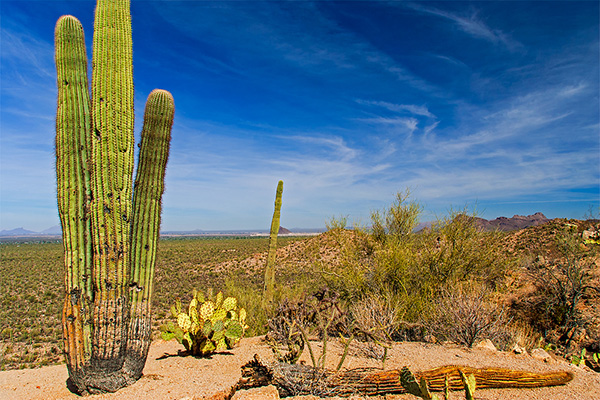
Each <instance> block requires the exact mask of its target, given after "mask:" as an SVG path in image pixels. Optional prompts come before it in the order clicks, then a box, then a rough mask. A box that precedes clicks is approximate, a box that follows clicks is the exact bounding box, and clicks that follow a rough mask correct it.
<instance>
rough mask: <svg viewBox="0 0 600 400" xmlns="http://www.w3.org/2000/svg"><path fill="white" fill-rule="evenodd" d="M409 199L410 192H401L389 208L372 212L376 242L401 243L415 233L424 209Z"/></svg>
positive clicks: (372, 225)
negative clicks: (393, 241)
mask: <svg viewBox="0 0 600 400" xmlns="http://www.w3.org/2000/svg"><path fill="white" fill-rule="evenodd" d="M409 199H410V191H409V190H406V191H404V192H399V193H397V194H396V199H395V200H394V202H393V203H392V205H391V206H390V207H389V208H387V209H384V210H375V211H373V212H371V229H372V235H373V237H374V238H375V240H377V241H378V242H380V243H385V242H387V241H389V240H395V241H399V240H403V239H405V238H407V237H408V236H409V235H410V234H411V233H413V230H414V229H415V228H416V227H417V225H418V223H419V215H420V214H421V212H422V210H423V208H422V207H421V206H420V205H419V204H418V203H417V202H415V201H411V200H409Z"/></svg>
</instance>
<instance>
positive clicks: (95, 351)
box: [55, 0, 174, 394]
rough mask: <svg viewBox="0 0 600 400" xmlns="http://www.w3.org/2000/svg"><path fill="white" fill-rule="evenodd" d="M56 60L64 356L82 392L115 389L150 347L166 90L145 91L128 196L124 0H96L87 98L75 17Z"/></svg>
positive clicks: (129, 91)
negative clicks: (147, 95)
mask: <svg viewBox="0 0 600 400" xmlns="http://www.w3.org/2000/svg"><path fill="white" fill-rule="evenodd" d="M55 61H56V70H57V85H58V106H57V114H56V173H57V197H58V210H59V216H60V220H61V225H62V231H63V244H64V251H65V257H64V263H65V269H66V279H65V301H64V308H63V338H64V343H65V355H66V362H67V367H68V370H69V376H70V379H71V381H72V383H73V384H74V385H75V386H76V387H77V389H78V390H79V392H80V393H82V394H89V393H99V392H114V391H116V390H118V389H120V388H122V387H124V386H127V385H129V384H131V383H133V382H135V381H136V380H137V379H139V378H140V376H141V374H142V369H143V368H144V364H145V362H146V358H147V355H148V348H149V345H150V334H151V321H150V318H151V316H150V303H151V296H152V278H153V275H154V265H155V256H156V245H157V241H158V235H159V226H160V212H161V197H162V193H163V191H164V174H165V168H166V164H167V159H168V154H169V143H170V139H171V127H172V125H173V116H174V102H173V97H172V96H171V94H170V93H169V92H167V91H164V90H154V91H152V93H150V95H149V97H148V101H147V103H146V110H145V115H144V125H143V128H142V141H141V145H140V157H139V166H138V170H137V174H136V180H135V195H133V196H132V175H133V163H134V162H133V160H134V154H133V152H134V135H133V119H134V112H133V60H132V41H131V15H130V3H129V0H98V3H97V6H96V16H95V23H94V39H93V59H92V65H93V66H94V67H93V71H92V88H91V92H92V93H91V96H90V94H89V92H88V79H87V58H86V51H85V41H84V34H83V27H82V26H81V23H80V22H79V21H78V20H77V19H76V18H75V17H73V16H70V15H66V16H62V17H61V18H60V19H59V20H58V22H57V23H56V29H55Z"/></svg>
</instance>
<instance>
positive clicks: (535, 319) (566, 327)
mask: <svg viewBox="0 0 600 400" xmlns="http://www.w3.org/2000/svg"><path fill="white" fill-rule="evenodd" d="M554 240H555V242H556V249H557V250H558V255H557V256H556V257H548V256H546V257H544V256H543V255H537V256H536V257H535V258H534V259H533V260H529V262H528V263H527V264H526V265H525V267H526V270H527V273H528V274H529V276H530V277H531V278H532V279H533V281H534V285H535V291H533V292H532V293H531V294H530V295H529V296H527V297H526V298H525V299H524V300H522V302H521V304H520V308H521V309H522V310H524V314H526V316H527V318H528V319H529V322H530V323H531V324H532V325H533V326H534V327H536V328H537V329H538V330H539V331H540V332H542V334H543V335H544V336H545V337H546V338H547V339H548V340H549V341H551V342H555V343H557V344H562V345H564V346H565V347H566V349H567V350H569V347H570V346H571V345H572V343H571V342H572V340H573V336H574V335H575V334H576V333H577V332H578V331H581V328H592V325H596V322H595V321H593V318H592V316H590V313H585V312H583V310H584V309H585V308H586V307H584V305H585V302H586V300H588V299H590V298H592V297H593V296H596V297H597V296H598V294H600V289H599V286H598V279H597V277H596V276H595V275H594V271H596V270H597V266H596V264H595V262H596V260H597V257H598V254H597V253H598V251H597V249H596V248H595V247H594V246H597V245H594V244H591V245H588V246H587V247H586V246H584V245H583V243H582V239H581V237H580V236H579V234H578V233H577V229H576V227H575V226H569V225H566V227H565V228H564V229H563V230H562V231H559V232H558V234H557V235H556V237H555V239H554ZM590 330H592V329H590Z"/></svg>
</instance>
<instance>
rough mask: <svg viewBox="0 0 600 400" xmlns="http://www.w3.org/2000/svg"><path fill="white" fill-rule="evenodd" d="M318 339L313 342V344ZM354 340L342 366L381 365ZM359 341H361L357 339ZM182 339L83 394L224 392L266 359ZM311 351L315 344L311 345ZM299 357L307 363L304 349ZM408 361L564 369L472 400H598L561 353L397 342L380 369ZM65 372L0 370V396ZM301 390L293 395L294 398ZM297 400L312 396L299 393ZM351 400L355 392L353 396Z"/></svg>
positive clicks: (47, 398) (332, 358) (418, 366)
mask: <svg viewBox="0 0 600 400" xmlns="http://www.w3.org/2000/svg"><path fill="white" fill-rule="evenodd" d="M319 345H320V344H319V343H317V342H315V343H313V346H314V348H315V349H318V348H319ZM360 346H361V344H356V345H355V346H353V347H351V351H350V355H349V356H348V357H347V359H346V361H345V364H344V367H345V368H357V367H367V366H369V367H381V362H380V361H377V360H375V359H373V358H367V357H364V356H361V355H360V354H362V352H361V351H360ZM362 346H364V345H362ZM179 350H182V346H181V345H180V344H178V343H177V342H176V341H171V342H165V341H162V340H157V341H155V342H154V343H153V344H152V346H151V348H150V353H149V356H148V361H147V363H146V367H145V369H144V376H143V377H142V378H141V379H140V380H139V381H138V382H137V383H135V384H134V385H132V386H129V387H127V388H124V389H122V390H120V391H119V392H117V393H110V394H102V395H93V396H89V397H88V398H89V399H122V400H141V399H149V400H154V399H156V400H163V399H165V400H168V399H173V400H182V399H186V400H191V399H194V400H196V399H197V400H200V399H209V398H211V397H213V398H218V397H219V396H215V394H218V393H219V392H228V391H229V389H230V388H231V386H233V385H234V384H235V383H236V382H237V381H238V379H239V378H240V376H241V375H240V367H241V366H242V365H243V364H245V363H247V362H248V361H250V360H251V359H252V358H253V355H254V354H258V355H259V356H260V357H261V358H262V359H263V360H266V361H269V360H273V355H272V352H271V350H270V348H269V347H268V346H267V345H266V344H265V343H264V341H263V337H254V338H247V339H243V340H242V341H241V342H240V344H239V345H238V346H237V347H236V348H235V349H233V350H231V351H229V352H226V353H221V354H215V355H213V356H212V357H211V358H194V357H189V356H186V357H184V356H180V355H179V354H178V351H179ZM316 351H317V352H318V350H316ZM327 353H328V359H327V361H328V362H327V364H328V365H329V366H330V367H334V366H335V365H336V364H337V362H338V361H339V355H340V354H341V349H340V348H339V347H337V348H336V346H335V345H334V344H330V345H328V352H327ZM302 359H303V360H305V361H306V363H307V364H310V361H309V355H308V351H305V354H303V356H302ZM404 365H408V366H409V367H410V368H411V370H413V371H422V370H426V369H431V368H436V367H439V366H443V365H466V366H471V367H478V368H482V367H501V368H511V369H516V370H524V371H532V372H545V371H557V370H560V371H565V370H566V371H571V372H573V373H574V374H575V378H574V379H573V381H571V382H569V383H568V384H567V385H565V386H557V387H549V388H537V389H482V390H478V391H477V392H476V393H475V396H476V398H477V399H487V400H493V399H498V400H509V399H531V400H533V399H536V400H542V399H543V400H551V399H552V400H567V399H568V400H579V399H581V400H598V399H600V374H598V373H596V372H594V371H592V370H590V369H589V368H587V367H576V366H573V365H570V364H569V363H568V362H566V361H565V360H562V359H559V358H554V357H553V358H550V359H546V361H542V360H540V359H537V358H534V357H532V356H530V355H528V354H513V353H510V352H500V351H493V350H489V349H483V348H475V349H467V348H463V347H458V346H452V345H444V346H442V345H438V344H429V343H414V342H403V343H397V344H395V345H394V347H393V348H392V349H391V350H390V353H389V357H388V360H387V361H386V365H385V368H386V369H397V368H401V367H402V366H404ZM67 378H68V374H67V368H66V366H65V365H55V366H50V367H43V368H39V369H33V370H15V371H3V372H0V399H2V400H4V399H6V400H9V399H10V400H20V399H27V400H36V399H44V400H58V399H61V400H62V399H65V400H72V399H78V398H80V396H77V395H76V394H73V393H71V392H70V391H69V390H68V388H67V385H66V380H67ZM247 393H248V395H246V396H244V392H238V394H237V396H236V398H238V399H239V398H241V399H244V397H245V398H254V399H259V398H265V399H266V398H273V397H266V395H262V396H264V397H261V395H258V397H257V396H256V394H255V395H252V392H247ZM300 398H302V397H297V399H300ZM304 398H305V399H309V398H311V399H312V398H313V397H312V396H305V397H304ZM379 398H380V399H384V398H385V399H386V400H390V399H416V397H414V396H411V395H408V394H403V395H388V396H381V397H379ZM453 398H455V399H461V398H464V393H456V394H454V396H453ZM354 399H356V397H354Z"/></svg>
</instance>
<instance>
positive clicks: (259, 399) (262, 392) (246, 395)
mask: <svg viewBox="0 0 600 400" xmlns="http://www.w3.org/2000/svg"><path fill="white" fill-rule="evenodd" d="M231 400H279V392H278V391H277V388H276V387H275V386H273V385H269V386H261V387H257V388H252V389H248V390H238V391H237V392H235V394H234V395H233V397H232V398H231Z"/></svg>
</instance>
